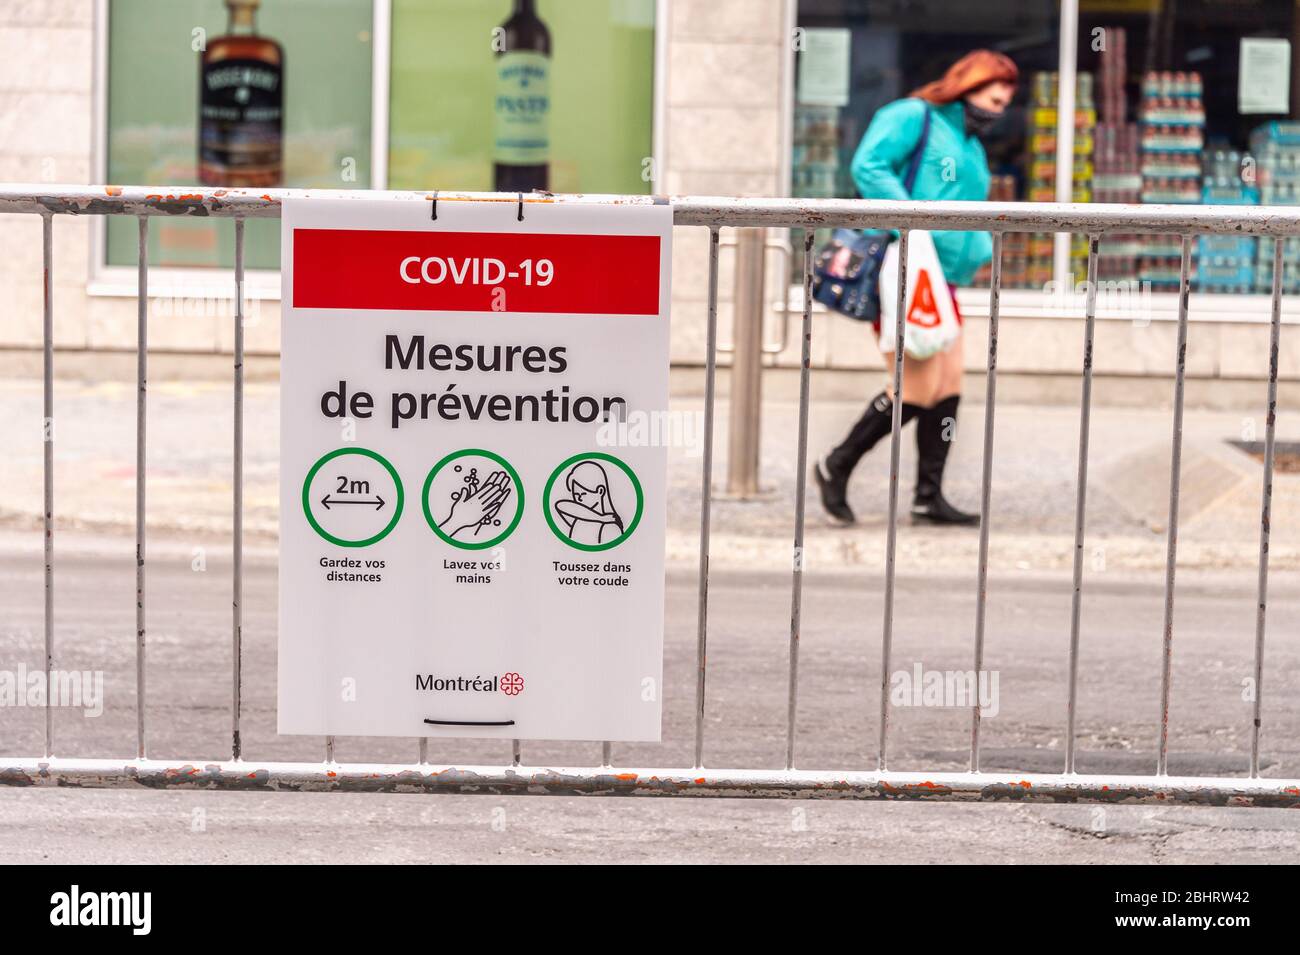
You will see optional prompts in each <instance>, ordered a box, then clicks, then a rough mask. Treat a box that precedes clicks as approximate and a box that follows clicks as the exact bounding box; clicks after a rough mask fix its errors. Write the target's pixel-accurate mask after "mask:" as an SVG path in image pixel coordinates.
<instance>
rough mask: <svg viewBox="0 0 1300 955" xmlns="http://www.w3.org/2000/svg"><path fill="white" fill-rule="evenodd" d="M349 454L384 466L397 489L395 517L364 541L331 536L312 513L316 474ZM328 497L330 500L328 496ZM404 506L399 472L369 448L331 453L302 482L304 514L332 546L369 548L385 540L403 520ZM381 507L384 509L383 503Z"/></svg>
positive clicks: (346, 449)
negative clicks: (312, 494) (312, 495)
mask: <svg viewBox="0 0 1300 955" xmlns="http://www.w3.org/2000/svg"><path fill="white" fill-rule="evenodd" d="M347 454H358V455H361V456H362V457H367V458H370V459H371V460H374V461H378V462H379V463H380V464H381V465H383V468H384V470H385V471H387V472H388V475H389V477H391V478H392V479H393V487H395V488H396V489H397V501H396V503H395V504H394V506H393V516H392V517H391V518H389V520H388V524H387V525H386V526H385V527H384V529H383V530H381V531H380V532H379V533H377V534H374V535H372V536H370V537H367V538H365V539H363V540H348V539H347V538H344V537H337V536H335V535H334V534H331V533H330V532H329V531H327V530H325V528H323V527H321V525H320V522H319V521H318V520H317V519H316V515H315V514H313V513H312V507H311V482H312V480H313V479H314V478H315V477H316V472H318V471H319V470H320V469H321V468H322V467H324V466H325V465H326V464H328V463H329V462H330V461H333V460H334V459H335V458H338V457H342V456H343V455H347ZM326 497H327V498H328V495H326ZM404 504H405V494H404V492H403V491H402V479H401V478H400V477H398V476H397V470H396V469H395V468H394V467H393V466H392V465H391V464H389V463H388V461H387V459H386V458H384V457H383V456H382V455H379V454H377V453H375V452H374V451H371V450H370V449H369V448H339V449H338V450H336V451H331V452H330V453H329V454H327V455H325V456H324V457H323V458H321V459H320V460H319V461H317V462H316V463H315V464H313V465H312V466H311V470H310V471H308V472H307V479H306V480H305V481H303V482H302V512H303V513H304V514H305V515H307V523H308V524H310V525H311V527H312V530H314V531H315V532H316V533H317V534H319V535H320V536H321V537H323V538H325V540H327V541H329V542H330V543H331V544H337V545H338V546H339V547H369V546H370V545H371V544H375V543H378V542H379V541H381V540H383V539H384V538H385V537H387V536H388V535H389V533H390V532H391V531H392V529H393V528H394V527H396V526H397V522H398V521H399V520H401V518H402V507H403V505H404ZM327 506H328V505H327ZM380 506H381V507H382V503H381V504H380Z"/></svg>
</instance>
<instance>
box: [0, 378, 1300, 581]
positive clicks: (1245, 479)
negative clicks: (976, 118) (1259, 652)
mask: <svg viewBox="0 0 1300 955" xmlns="http://www.w3.org/2000/svg"><path fill="white" fill-rule="evenodd" d="M673 407H674V410H675V411H680V412H687V413H689V412H698V411H699V410H700V409H701V408H702V403H701V402H700V401H699V400H696V399H681V400H677V401H674V405H673ZM245 409H246V412H245V413H246V419H245V421H246V443H245V528H246V534H247V541H248V546H249V548H250V549H251V550H253V551H257V550H266V551H272V550H273V549H274V546H275V539H276V534H277V521H278V513H277V512H278V505H277V501H278V490H277V481H278V455H277V448H278V441H279V432H278V428H279V409H278V387H277V386H276V385H274V384H262V383H258V384H250V385H249V386H248V388H247V393H246V398H245ZM797 411H798V409H797V407H796V406H795V405H794V404H792V403H788V402H769V403H767V404H766V405H765V407H764V418H763V436H762V472H761V473H762V481H763V484H764V488H765V493H764V494H763V496H762V498H761V499H760V500H757V501H746V502H741V501H735V500H730V499H728V498H727V497H726V495H725V493H724V492H725V487H724V485H725V478H726V467H727V462H726V449H727V434H726V432H727V420H726V418H727V415H726V404H725V400H724V399H719V405H718V415H717V434H716V438H715V449H716V451H715V465H714V488H715V495H716V496H715V501H714V506H713V526H712V563H713V566H715V567H716V566H736V567H743V568H754V569H757V568H767V569H782V568H788V567H789V566H790V561H791V557H790V555H791V547H792V536H793V520H794V517H793V515H794V509H793V498H794V492H795V468H794V462H795V460H796V446H795V435H796V434H797V423H798V419H797ZM858 411H859V406H857V405H855V404H849V403H844V402H819V403H817V404H815V405H814V407H813V409H812V416H811V420H810V429H809V430H810V444H809V454H810V457H811V456H814V455H816V454H818V453H820V452H821V451H822V450H824V449H825V448H826V447H827V446H829V445H830V444H831V443H833V442H834V441H835V440H837V439H838V438H839V437H840V436H841V434H842V433H843V432H844V430H845V429H847V427H848V425H849V424H850V423H851V421H852V420H853V418H854V417H855V415H856V414H857V413H858ZM55 412H56V432H55V471H56V474H55V514H56V520H57V527H58V528H59V529H60V530H84V531H87V532H92V533H94V534H102V533H110V534H129V533H131V532H132V529H133V527H134V520H135V499H134V481H135V467H134V464H135V389H134V386H133V385H130V384H125V383H120V382H111V383H103V384H97V385H87V384H83V383H78V382H63V381H60V382H58V383H57V384H56V392H55ZM0 413H2V414H3V415H4V418H5V420H7V421H10V422H11V423H12V424H11V429H12V434H13V435H14V436H15V437H14V438H13V439H12V440H11V441H10V442H9V445H8V447H7V449H6V454H5V456H4V458H3V461H0V481H2V482H3V486H4V488H5V489H6V491H5V494H4V497H3V498H0V526H2V527H4V528H7V529H9V530H11V531H14V532H22V531H25V530H33V531H37V532H38V534H39V531H38V528H39V527H40V519H41V510H42V490H41V489H42V477H41V455H42V446H41V441H40V424H41V388H40V382H39V381H16V382H7V383H4V384H3V385H0ZM983 418H984V409H983V407H982V406H981V405H979V404H977V403H976V401H975V400H971V399H968V400H967V401H966V402H965V403H964V404H963V407H962V417H961V421H960V427H961V430H960V432H959V436H958V439H957V442H956V444H955V445H954V448H953V452H952V457H951V459H950V461H949V465H948V478H947V482H946V491H947V493H948V495H949V497H950V498H951V499H952V500H953V501H954V502H955V503H957V504H958V505H959V506H963V507H966V508H969V509H972V510H976V509H978V501H979V482H980V458H981V453H982V447H983V434H982V432H983ZM148 427H149V434H148V441H149V445H148V453H149V461H150V468H149V497H148V514H149V518H148V519H149V532H150V541H151V546H153V545H154V544H155V543H157V544H159V545H163V546H166V545H167V544H168V543H169V542H170V543H173V544H176V545H178V546H191V545H193V544H194V543H197V542H208V541H209V540H212V539H222V538H226V537H227V535H228V534H229V528H230V510H231V395H230V388H229V385H226V384H221V383H214V382H201V383H196V384H176V383H159V384H156V385H154V386H152V387H151V390H150V393H149V426H148ZM1078 429H1079V414H1078V409H1077V408H1072V407H1066V406H1035V405H1013V404H1006V405H1002V406H1000V407H999V408H998V416H997V422H996V439H995V450H994V469H993V473H994V487H993V500H992V520H991V530H992V537H991V547H990V565H991V569H992V570H994V571H995V572H1001V573H1026V572H1030V573H1032V572H1054V573H1059V572H1060V571H1061V570H1065V569H1068V568H1069V567H1070V566H1071V561H1072V559H1073V543H1074V519H1075V476H1076V468H1077V453H1078V440H1079V437H1078ZM1252 429H1253V431H1252ZM912 430H913V429H912V428H910V427H909V428H908V429H907V431H905V433H904V438H903V445H902V449H903V462H902V466H903V472H902V473H903V480H902V484H901V486H900V501H899V504H900V513H902V514H904V515H906V512H907V505H908V504H909V503H910V493H911V486H912V478H913V475H914V473H915V466H916V465H915V444H914V437H913V434H912ZM1170 432H1171V419H1170V412H1169V410H1168V409H1154V410H1133V409H1124V408H1115V407H1105V406H1100V405H1094V408H1093V412H1092V438H1091V453H1090V458H1089V474H1090V482H1089V491H1088V520H1087V542H1086V545H1085V546H1086V556H1087V565H1086V569H1087V571H1088V573H1089V574H1093V573H1100V572H1105V571H1107V570H1111V571H1113V570H1132V571H1159V570H1161V569H1162V568H1163V567H1164V562H1165V553H1166V551H1165V548H1166V538H1165V524H1166V522H1167V516H1168V494H1169V447H1170ZM1243 436H1244V437H1247V438H1254V439H1256V440H1260V439H1262V437H1263V420H1262V415H1260V414H1257V415H1256V417H1255V418H1253V419H1252V418H1251V417H1250V416H1248V415H1242V414H1234V413H1232V412H1222V411H1203V410H1189V411H1187V412H1186V418H1185V423H1184V451H1183V483H1182V495H1181V520H1180V524H1179V565H1180V567H1188V568H1202V569H1216V568H1223V569H1233V570H1237V571H1247V570H1249V569H1251V568H1253V566H1254V565H1255V562H1256V560H1257V557H1258V548H1259V502H1260V482H1261V475H1262V468H1261V466H1260V464H1259V463H1258V462H1256V461H1255V460H1254V459H1252V458H1251V457H1249V456H1248V455H1246V454H1244V453H1243V452H1241V451H1239V450H1237V449H1236V448H1235V447H1232V446H1231V445H1229V444H1227V441H1229V440H1234V439H1240V438H1242V437H1243ZM1278 439H1279V441H1282V440H1296V439H1300V423H1297V421H1296V420H1295V419H1294V418H1293V417H1288V416H1287V414H1286V409H1283V411H1282V414H1281V415H1280V416H1279V425H1278ZM888 458H889V448H888V442H882V444H881V445H880V446H878V447H877V448H876V449H875V450H874V451H873V452H872V453H871V454H870V455H868V457H867V458H865V459H864V461H863V463H862V465H861V466H860V467H859V469H858V471H857V473H856V474H855V475H854V481H853V485H852V487H851V501H852V503H853V506H854V508H855V510H856V511H857V513H858V515H859V518H860V523H859V524H858V526H856V527H853V528H841V527H838V526H836V525H834V524H832V522H830V521H829V520H828V519H827V518H826V517H825V515H824V514H823V513H822V511H821V508H820V505H819V503H818V501H817V500H816V497H815V492H812V491H811V489H810V495H809V498H808V505H807V515H808V518H807V532H806V545H805V566H806V567H816V568H819V569H821V568H825V569H832V568H836V567H861V568H867V569H871V568H879V567H883V563H884V549H885V529H886V518H885V515H886V510H887V501H888V498H887V493H888V488H887V484H888ZM669 460H670V488H671V494H672V497H671V500H670V504H669V536H668V556H669V559H670V561H671V562H674V563H678V564H681V565H688V564H691V563H693V562H694V561H696V560H697V559H698V533H699V505H700V465H701V459H700V457H699V449H698V448H673V449H672V450H671V451H670V455H669ZM1298 518H1300V475H1294V474H1278V475H1277V477H1276V481H1275V489H1274V501H1273V537H1272V546H1271V560H1272V567H1273V568H1274V569H1275V570H1287V569H1296V568H1298V567H1300V520H1298ZM37 540H38V541H39V537H38V538H37ZM977 550H978V534H977V532H976V531H975V530H973V529H947V528H942V529H941V528H933V527H928V526H912V525H911V524H910V523H909V522H908V520H907V518H906V517H905V516H904V518H903V520H902V522H901V523H900V532H899V537H898V568H899V570H900V572H947V571H956V570H959V569H961V570H963V571H966V570H969V571H971V572H973V570H974V567H975V564H976V560H977Z"/></svg>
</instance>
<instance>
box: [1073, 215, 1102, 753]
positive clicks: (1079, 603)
mask: <svg viewBox="0 0 1300 955" xmlns="http://www.w3.org/2000/svg"><path fill="white" fill-rule="evenodd" d="M1098 243H1099V237H1098V236H1096V235H1090V236H1088V291H1087V296H1086V298H1085V303H1084V319H1083V394H1082V397H1081V399H1080V402H1079V476H1078V487H1077V488H1076V496H1075V505H1074V592H1073V594H1072V595H1071V598H1070V676H1069V686H1070V689H1069V702H1068V704H1067V706H1066V733H1065V771H1066V772H1067V773H1072V772H1074V749H1075V747H1074V742H1075V741H1074V726H1075V717H1076V710H1077V708H1078V701H1079V618H1080V613H1081V611H1082V609H1083V527H1084V523H1085V521H1086V517H1087V508H1088V436H1089V429H1090V428H1091V424H1092V422H1091V418H1092V340H1093V331H1094V330H1095V328H1096V324H1097V247H1098Z"/></svg>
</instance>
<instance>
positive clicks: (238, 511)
mask: <svg viewBox="0 0 1300 955" xmlns="http://www.w3.org/2000/svg"><path fill="white" fill-rule="evenodd" d="M234 364H235V369H234V389H235V395H234V401H235V407H234V415H235V423H234V447H233V448H232V468H231V470H232V472H233V473H232V477H233V481H234V488H235V490H234V501H233V502H232V505H231V506H232V507H233V509H234V513H233V515H232V517H231V568H232V569H231V580H230V590H231V599H230V613H231V621H230V639H231V661H230V666H231V674H230V758H231V759H240V758H241V756H242V754H243V740H242V739H241V737H240V730H239V720H240V708H241V699H240V698H241V694H242V689H243V687H242V681H243V654H244V220H243V219H236V220H235V362H234Z"/></svg>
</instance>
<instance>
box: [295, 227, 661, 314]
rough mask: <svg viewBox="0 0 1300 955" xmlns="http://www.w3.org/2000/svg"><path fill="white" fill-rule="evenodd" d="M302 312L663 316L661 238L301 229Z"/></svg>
mask: <svg viewBox="0 0 1300 955" xmlns="http://www.w3.org/2000/svg"><path fill="white" fill-rule="evenodd" d="M292 294H293V302H292V304H293V305H294V307H296V308H374V309H399V310H421V311H441V312H570V313H575V314H585V315H591V314H605V315H657V314H658V313H659V237H658V236H653V235H535V234H527V233H500V232H398V231H391V230H372V229H294V230H293V291H292Z"/></svg>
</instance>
